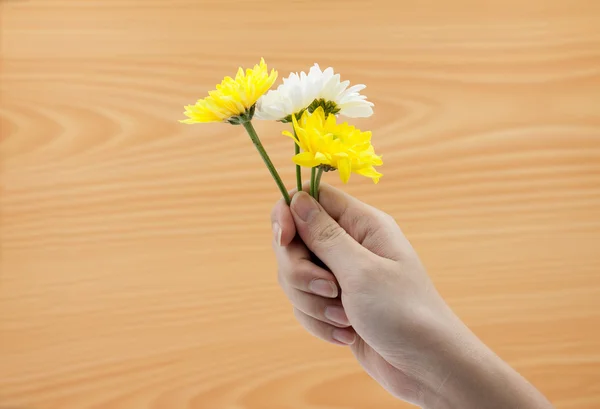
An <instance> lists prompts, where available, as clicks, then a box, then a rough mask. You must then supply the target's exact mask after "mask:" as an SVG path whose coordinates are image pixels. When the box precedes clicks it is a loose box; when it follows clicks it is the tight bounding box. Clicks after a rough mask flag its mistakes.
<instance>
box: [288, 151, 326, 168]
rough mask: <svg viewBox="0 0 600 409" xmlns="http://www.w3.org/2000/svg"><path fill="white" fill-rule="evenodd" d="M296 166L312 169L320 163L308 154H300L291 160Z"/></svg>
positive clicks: (312, 155)
mask: <svg viewBox="0 0 600 409" xmlns="http://www.w3.org/2000/svg"><path fill="white" fill-rule="evenodd" d="M292 160H293V161H294V163H295V164H296V165H300V166H304V167H307V168H314V167H315V166H319V165H320V164H321V162H319V160H318V159H316V158H315V156H314V154H312V153H310V152H302V153H299V154H297V155H296V156H294V157H293V158H292Z"/></svg>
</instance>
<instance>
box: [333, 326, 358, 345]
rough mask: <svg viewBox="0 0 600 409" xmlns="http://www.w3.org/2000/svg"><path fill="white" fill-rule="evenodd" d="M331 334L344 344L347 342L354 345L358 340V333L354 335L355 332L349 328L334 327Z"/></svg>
mask: <svg viewBox="0 0 600 409" xmlns="http://www.w3.org/2000/svg"><path fill="white" fill-rule="evenodd" d="M331 336H332V337H333V339H335V340H336V341H337V342H341V343H342V344H346V345H352V344H354V341H355V340H356V335H354V332H352V331H350V330H347V329H339V328H337V329H334V330H333V332H332V333H331Z"/></svg>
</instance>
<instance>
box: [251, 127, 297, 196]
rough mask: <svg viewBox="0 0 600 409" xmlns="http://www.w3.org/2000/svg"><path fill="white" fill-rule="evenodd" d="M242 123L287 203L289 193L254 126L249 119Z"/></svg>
mask: <svg viewBox="0 0 600 409" xmlns="http://www.w3.org/2000/svg"><path fill="white" fill-rule="evenodd" d="M243 125H244V128H246V132H248V135H250V139H252V143H254V147H255V148H256V150H257V151H258V153H259V154H260V156H261V158H262V159H263V161H264V162H265V165H267V168H268V169H269V172H271V176H273V179H275V183H277V187H278V188H279V190H280V191H281V195H282V196H283V198H284V199H285V202H286V203H287V204H288V205H289V204H290V201H291V200H290V194H289V193H288V191H287V189H286V188H285V185H284V184H283V182H282V181H281V177H279V173H277V169H275V166H273V162H271V159H270V158H269V155H267V151H266V150H265V148H264V147H263V145H262V143H261V142H260V139H258V135H257V134H256V130H255V129H254V126H252V122H250V121H248V122H244V124H243Z"/></svg>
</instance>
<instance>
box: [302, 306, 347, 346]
mask: <svg viewBox="0 0 600 409" xmlns="http://www.w3.org/2000/svg"><path fill="white" fill-rule="evenodd" d="M294 315H295V316H296V319H297V320H298V322H299V323H300V324H301V325H302V326H303V327H304V328H305V329H306V330H307V331H308V332H310V333H311V334H312V335H314V336H315V337H317V338H320V339H322V340H324V341H327V342H331V343H332V344H336V345H352V344H353V343H354V342H355V341H356V333H355V332H354V330H353V329H352V328H337V327H335V326H333V325H331V324H328V323H325V322H322V321H319V320H316V319H314V318H313V317H311V316H309V315H307V314H305V313H303V312H302V311H300V310H299V309H297V308H294Z"/></svg>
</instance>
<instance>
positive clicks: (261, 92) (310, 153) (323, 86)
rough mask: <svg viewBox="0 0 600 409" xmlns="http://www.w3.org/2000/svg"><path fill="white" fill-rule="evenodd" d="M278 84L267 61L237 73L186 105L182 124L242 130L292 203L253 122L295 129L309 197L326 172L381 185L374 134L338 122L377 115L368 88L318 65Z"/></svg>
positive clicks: (297, 160) (299, 183)
mask: <svg viewBox="0 0 600 409" xmlns="http://www.w3.org/2000/svg"><path fill="white" fill-rule="evenodd" d="M276 79H277V71H275V70H271V72H269V70H268V69H267V64H266V63H265V61H264V59H261V60H260V63H259V64H257V65H255V66H254V68H252V69H247V70H246V71H245V72H244V70H243V69H242V68H239V69H238V72H237V74H236V76H235V78H231V77H225V79H223V81H222V82H221V84H219V85H217V86H216V88H217V89H216V90H214V91H210V92H209V93H208V96H207V97H206V98H204V99H200V100H198V101H197V102H196V103H195V104H194V105H187V106H186V107H185V112H184V114H185V116H187V119H184V120H182V121H180V122H182V123H185V124H196V123H206V122H225V123H229V124H232V125H243V126H244V128H245V129H246V131H247V132H248V135H249V136H250V139H251V140H252V142H253V143H254V146H255V147H256V149H257V150H258V153H259V154H260V156H261V157H262V159H263V161H264V162H265V165H267V168H268V169H269V172H270V173H271V176H273V179H275V183H277V186H278V187H279V190H280V191H281V194H282V195H283V197H284V199H285V200H286V202H287V203H288V204H289V203H290V196H289V193H288V190H287V189H286V187H285V184H284V183H283V181H282V180H281V177H280V176H279V173H278V172H277V169H275V167H274V166H273V163H272V162H271V159H269V155H268V154H267V152H266V150H265V148H264V147H263V145H262V143H261V142H260V139H259V137H258V135H257V133H256V130H255V129H254V126H253V125H252V120H253V119H260V120H271V121H279V122H282V123H291V124H292V130H291V132H289V131H285V132H283V135H285V136H288V137H290V138H291V139H292V140H293V141H294V156H293V157H292V160H293V162H294V163H295V164H296V184H297V187H298V190H299V191H300V190H302V171H301V167H307V168H310V169H311V177H310V194H311V195H312V196H313V197H314V198H315V199H317V200H318V195H319V183H320V181H321V176H322V174H323V172H329V171H334V170H337V171H339V175H340V179H341V180H342V181H343V182H344V183H347V182H348V180H349V179H350V174H351V173H356V174H359V175H363V176H366V177H368V178H371V179H372V180H373V182H375V183H377V182H378V181H379V178H380V177H381V176H382V174H381V173H379V172H378V171H377V170H376V169H375V166H379V165H382V163H383V162H382V160H381V156H378V155H376V154H375V150H374V148H373V145H372V144H371V132H368V131H367V132H363V131H361V130H360V129H357V128H356V127H354V126H352V125H349V124H348V123H347V122H344V123H338V118H337V117H338V116H346V117H349V118H365V117H369V116H371V115H372V114H373V104H372V103H371V102H369V101H367V98H366V97H365V96H364V95H361V94H360V91H362V90H363V89H364V88H365V85H362V84H359V85H354V86H352V87H349V85H350V83H349V81H341V80H340V75H339V74H334V71H333V68H331V67H330V68H327V69H325V70H324V71H322V70H321V68H320V67H319V65H318V64H315V65H314V66H313V67H311V69H310V70H309V72H308V74H306V73H305V72H301V73H300V74H298V73H291V74H290V75H289V76H288V77H287V78H284V79H283V83H282V84H281V85H279V87H278V88H277V89H275V90H271V91H269V89H270V88H271V86H272V85H273V83H274V82H275V81H276ZM267 91H268V92H267Z"/></svg>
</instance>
